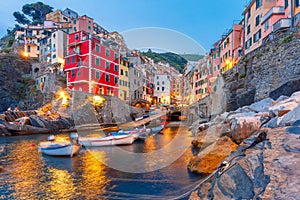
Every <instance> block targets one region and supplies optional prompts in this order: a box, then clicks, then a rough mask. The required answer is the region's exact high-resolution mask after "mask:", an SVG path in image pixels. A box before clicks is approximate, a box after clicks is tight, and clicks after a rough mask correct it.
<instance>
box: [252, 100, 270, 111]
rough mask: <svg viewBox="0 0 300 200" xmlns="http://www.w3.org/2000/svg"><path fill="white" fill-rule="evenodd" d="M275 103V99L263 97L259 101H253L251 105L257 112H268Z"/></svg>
mask: <svg viewBox="0 0 300 200" xmlns="http://www.w3.org/2000/svg"><path fill="white" fill-rule="evenodd" d="M274 104H275V101H274V100H273V99H271V98H266V99H263V100H261V101H259V102H256V103H253V104H251V105H250V108H251V109H252V110H255V111H257V112H268V111H269V108H270V107H271V106H273V105H274Z"/></svg>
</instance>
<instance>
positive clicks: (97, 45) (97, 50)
mask: <svg viewBox="0 0 300 200" xmlns="http://www.w3.org/2000/svg"><path fill="white" fill-rule="evenodd" d="M96 52H100V45H99V44H96Z"/></svg>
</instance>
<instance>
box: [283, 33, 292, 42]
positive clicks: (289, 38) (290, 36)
mask: <svg viewBox="0 0 300 200" xmlns="http://www.w3.org/2000/svg"><path fill="white" fill-rule="evenodd" d="M292 39H293V35H288V36H285V37H284V38H283V39H282V40H281V44H284V43H287V42H290V41H292Z"/></svg>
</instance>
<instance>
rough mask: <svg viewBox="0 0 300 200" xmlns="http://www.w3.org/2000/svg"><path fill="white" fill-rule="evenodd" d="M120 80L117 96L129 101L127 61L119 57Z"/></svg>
mask: <svg viewBox="0 0 300 200" xmlns="http://www.w3.org/2000/svg"><path fill="white" fill-rule="evenodd" d="M119 74H120V81H119V98H120V99H121V100H123V101H126V102H129V100H130V99H129V61H128V60H127V58H126V60H125V59H123V58H122V59H121V61H120V72H119Z"/></svg>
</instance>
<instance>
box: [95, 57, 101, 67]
mask: <svg viewBox="0 0 300 200" xmlns="http://www.w3.org/2000/svg"><path fill="white" fill-rule="evenodd" d="M96 65H97V66H100V58H96Z"/></svg>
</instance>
